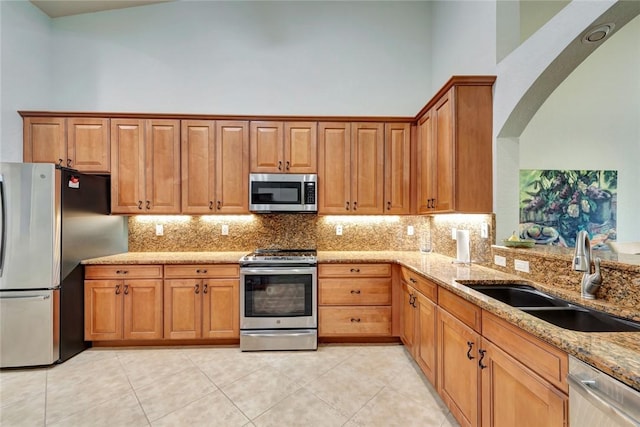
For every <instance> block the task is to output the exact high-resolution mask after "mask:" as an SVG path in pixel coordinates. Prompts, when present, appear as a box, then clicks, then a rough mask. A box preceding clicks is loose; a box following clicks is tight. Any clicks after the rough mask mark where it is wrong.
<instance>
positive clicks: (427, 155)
mask: <svg viewBox="0 0 640 427" xmlns="http://www.w3.org/2000/svg"><path fill="white" fill-rule="evenodd" d="M432 112H433V110H429V111H427V113H426V114H424V115H423V116H422V117H421V118H420V119H419V120H418V147H417V150H416V151H417V156H418V162H417V171H416V180H417V185H416V193H417V194H416V198H417V202H416V204H417V208H418V213H430V212H431V211H432V210H433V208H432V206H433V201H434V199H435V194H434V189H433V183H434V176H435V174H434V169H435V168H434V166H433V164H432V162H431V153H433V152H434V150H435V148H434V142H435V141H434V137H433V114H432Z"/></svg>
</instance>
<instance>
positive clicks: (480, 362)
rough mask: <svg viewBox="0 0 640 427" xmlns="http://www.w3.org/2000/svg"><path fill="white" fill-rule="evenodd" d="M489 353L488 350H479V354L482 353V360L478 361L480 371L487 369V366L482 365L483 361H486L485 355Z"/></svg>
mask: <svg viewBox="0 0 640 427" xmlns="http://www.w3.org/2000/svg"><path fill="white" fill-rule="evenodd" d="M486 352H487V350H482V349H480V350H478V353H480V360H478V366H479V367H480V369H484V368H486V367H487V365H483V364H482V359H484V354H485V353H486Z"/></svg>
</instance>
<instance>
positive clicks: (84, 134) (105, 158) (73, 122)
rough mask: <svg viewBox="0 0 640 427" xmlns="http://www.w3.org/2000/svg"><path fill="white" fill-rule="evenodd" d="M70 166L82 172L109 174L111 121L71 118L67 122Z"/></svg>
mask: <svg viewBox="0 0 640 427" xmlns="http://www.w3.org/2000/svg"><path fill="white" fill-rule="evenodd" d="M67 158H68V159H69V162H68V164H69V166H70V167H72V168H73V169H77V170H79V171H82V172H94V173H98V172H101V173H109V172H110V171H111V151H110V150H109V119H100V118H70V119H68V120H67Z"/></svg>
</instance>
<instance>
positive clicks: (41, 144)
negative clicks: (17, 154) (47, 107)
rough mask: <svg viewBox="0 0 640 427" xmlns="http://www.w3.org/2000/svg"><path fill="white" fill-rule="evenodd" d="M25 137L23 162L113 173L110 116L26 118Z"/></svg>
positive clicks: (88, 171) (86, 171)
mask: <svg viewBox="0 0 640 427" xmlns="http://www.w3.org/2000/svg"><path fill="white" fill-rule="evenodd" d="M23 138H24V140H23V149H24V152H23V160H24V162H29V163H55V164H57V165H59V166H66V167H70V168H73V169H77V170H79V171H81V172H85V173H109V172H110V168H111V160H110V155H111V153H110V149H109V119H105V118H79V117H69V118H64V117H26V118H25V119H24V122H23Z"/></svg>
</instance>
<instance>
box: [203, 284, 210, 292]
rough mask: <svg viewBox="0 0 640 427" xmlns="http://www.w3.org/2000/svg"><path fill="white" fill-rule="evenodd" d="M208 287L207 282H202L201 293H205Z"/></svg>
mask: <svg viewBox="0 0 640 427" xmlns="http://www.w3.org/2000/svg"><path fill="white" fill-rule="evenodd" d="M208 288H209V284H208V283H205V284H204V287H203V288H202V293H203V294H206V293H207V290H208Z"/></svg>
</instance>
